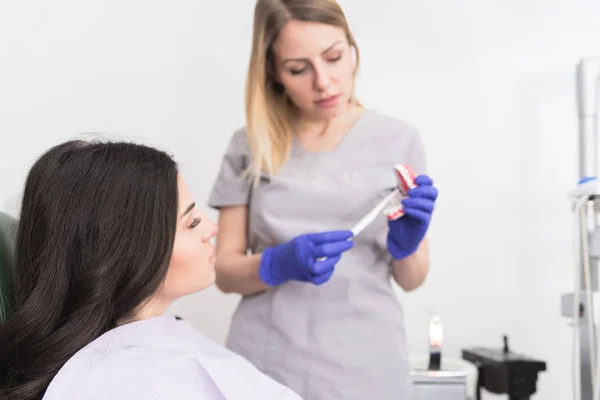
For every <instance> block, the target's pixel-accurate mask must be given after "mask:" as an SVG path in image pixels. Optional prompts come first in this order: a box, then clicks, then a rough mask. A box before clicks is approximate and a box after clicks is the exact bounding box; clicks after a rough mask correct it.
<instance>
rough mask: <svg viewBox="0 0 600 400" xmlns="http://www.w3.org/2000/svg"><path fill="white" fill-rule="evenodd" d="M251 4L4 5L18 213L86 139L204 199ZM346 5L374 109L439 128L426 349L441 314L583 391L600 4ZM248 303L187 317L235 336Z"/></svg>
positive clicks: (230, 122)
mask: <svg viewBox="0 0 600 400" xmlns="http://www.w3.org/2000/svg"><path fill="white" fill-rule="evenodd" d="M253 3H254V2H252V1H248V0H227V1H226V0H220V1H211V2H209V1H194V0H171V1H168V2H157V1H156V2H133V1H123V0H119V1H117V0H104V1H96V2H91V1H67V0H60V1H59V0H56V1H53V2H50V1H42V0H37V1H27V2H22V1H18V0H4V1H2V2H0V135H1V141H0V168H1V170H0V171H1V174H0V177H1V184H0V208H2V207H3V208H4V209H7V210H8V211H11V212H16V202H17V199H18V197H17V196H18V195H19V192H20V190H21V187H22V183H23V180H24V178H25V175H26V172H27V169H28V168H29V166H30V165H31V163H32V162H33V161H34V159H35V158H36V157H37V156H38V155H39V154H40V153H41V152H43V151H44V150H45V149H47V148H48V147H49V146H51V145H53V144H56V143H58V142H59V141H62V140H64V139H67V138H70V137H72V136H75V135H77V134H79V133H81V132H106V133H110V134H118V135H128V136H134V137H137V138H142V139H143V140H145V141H147V142H149V143H151V144H156V145H159V146H161V147H163V148H167V149H168V150H170V151H172V152H173V153H174V154H175V156H176V158H177V159H178V161H179V162H180V164H181V166H182V169H183V173H184V175H185V177H186V178H187V180H188V182H189V184H190V186H191V188H192V190H193V192H194V194H195V196H196V199H197V201H198V202H199V203H205V202H206V200H207V196H208V190H209V188H210V185H211V184H212V179H213V177H214V176H215V174H216V172H217V169H218V167H219V163H220V159H219V158H220V156H221V154H222V152H223V151H224V147H225V145H226V143H227V141H228V139H229V135H230V134H231V133H232V132H233V130H234V129H235V128H237V127H238V126H240V125H241V124H242V123H243V103H242V101H243V97H242V96H243V82H244V78H245V68H246V64H247V57H248V53H249V47H250V33H251V22H252V10H253ZM342 5H343V6H344V7H345V11H346V13H347V16H348V18H349V19H350V22H351V25H352V28H353V30H354V32H355V34H356V36H357V40H358V42H359V44H360V46H361V51H362V56H363V64H362V70H361V71H362V72H361V75H360V81H359V94H360V95H361V99H362V101H363V102H364V103H365V104H366V105H368V106H370V107H373V108H380V109H382V110H383V111H385V112H387V113H390V114H393V115H395V116H398V117H400V118H405V119H407V120H409V121H410V122H412V123H414V124H416V125H417V126H418V127H420V128H421V130H422V133H423V135H424V140H425V143H426V146H427V151H428V156H429V166H430V173H431V176H432V177H433V178H434V180H435V182H436V184H437V186H438V188H439V190H440V197H439V205H438V209H437V212H436V216H435V221H434V223H433V225H432V227H431V234H430V237H431V252H432V267H431V274H430V277H429V278H428V280H427V282H426V284H425V286H424V287H423V288H421V289H420V290H418V291H416V292H414V293H410V294H405V293H399V297H400V299H401V301H402V302H403V303H404V305H405V309H406V319H407V324H408V329H409V345H410V348H411V352H412V353H414V354H420V353H423V352H425V351H426V350H427V347H426V346H427V343H426V333H427V317H428V314H427V312H428V310H432V311H433V312H436V313H440V314H441V315H442V318H443V321H444V328H445V340H446V343H445V346H446V347H445V350H444V355H448V356H453V357H460V350H461V348H463V347H470V346H497V347H499V346H501V340H502V335H503V334H508V335H509V337H510V344H511V346H512V347H513V349H514V350H515V351H520V352H524V353H527V354H529V355H531V356H535V357H539V358H542V359H544V360H545V361H547V363H548V372H546V373H543V374H542V375H541V377H540V380H539V382H538V394H537V396H536V397H535V398H540V399H557V400H559V399H567V398H570V397H571V381H570V375H569V374H570V372H571V358H570V357H571V347H570V346H571V332H572V331H571V329H570V328H569V327H568V325H567V323H566V321H564V320H563V319H562V318H561V317H560V295H561V293H564V292H568V291H570V290H572V286H573V283H572V281H573V279H572V262H571V242H570V241H571V225H570V223H571V214H570V208H569V203H568V202H567V198H566V193H567V191H568V190H569V189H570V188H571V187H572V186H573V185H574V184H575V182H576V180H577V171H576V166H577V159H576V156H577V154H576V138H577V136H576V133H577V131H576V116H575V98H574V66H575V64H576V62H577V60H578V59H579V58H580V57H582V56H588V55H594V54H598V53H600V2H598V1H595V0H562V1H558V0H554V1H548V0H544V1H534V0H526V1H514V0H513V1H510V2H509V1H492V0H486V1H478V0H460V1H454V2H442V1H421V2H414V1H413V2H409V1H400V2H398V1H391V0H370V1H369V2H364V1H350V0H346V1H343V2H342ZM384 6H385V7H386V8H388V9H389V10H387V11H385V12H383V11H382V9H381V8H382V7H384ZM233 10H235V11H233ZM209 141H211V142H213V143H214V144H212V145H207V143H208V142H209ZM209 215H210V216H212V217H216V214H215V213H214V212H212V211H209ZM236 302H237V297H236V296H225V295H222V294H221V293H219V292H218V291H217V290H214V289H213V290H207V291H206V292H204V293H201V294H198V295H196V296H192V297H189V298H186V299H184V300H182V301H180V302H179V303H178V304H177V305H176V306H174V311H176V312H178V313H180V314H182V315H184V316H185V317H187V318H189V319H191V320H192V321H193V322H194V323H195V324H196V325H197V326H198V327H199V328H201V329H202V330H203V331H204V332H206V333H207V334H208V335H209V336H211V337H213V338H214V339H216V340H218V341H220V342H222V341H223V340H224V337H225V335H226V332H227V327H228V321H229V318H230V316H231V313H232V312H233V309H234V307H235V304H236ZM365 339H366V340H368V338H365ZM485 398H486V399H491V398H504V397H502V396H491V395H486V396H485Z"/></svg>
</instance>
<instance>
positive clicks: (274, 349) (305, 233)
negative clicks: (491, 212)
mask: <svg viewBox="0 0 600 400" xmlns="http://www.w3.org/2000/svg"><path fill="white" fill-rule="evenodd" d="M358 64H359V52H358V47H357V45H356V42H355V40H354V38H353V36H352V33H351V32H350V29H349V27H348V25H347V21H346V19H345V17H344V13H343V12H342V9H341V8H340V6H339V5H338V4H337V3H336V2H335V1H333V0H259V1H258V2H257V4H256V9H255V15H254V32H253V41H252V52H251V57H250V65H249V69H248V76H247V86H246V118H247V121H246V126H245V127H244V128H242V129H240V130H238V131H237V132H235V133H234V134H233V136H232V138H231V141H230V143H229V146H228V148H227V150H226V154H225V155H224V159H223V162H222V165H221V170H220V172H219V174H218V176H217V179H216V181H215V184H214V188H213V191H212V193H211V196H210V199H209V204H210V206H212V207H214V208H217V209H218V210H220V213H219V223H218V225H219V234H218V236H217V254H218V256H217V263H216V272H217V275H216V283H217V285H218V287H219V288H220V289H221V290H222V291H224V292H226V293H238V294H241V295H242V296H243V298H242V300H241V303H240V304H239V307H238V309H237V310H236V312H235V315H234V317H233V321H232V323H231V331H230V333H229V338H228V342H227V346H228V347H229V348H230V349H232V350H234V351H235V352H237V353H239V354H241V355H243V356H244V357H246V358H247V359H249V360H250V361H251V362H253V363H254V364H255V365H256V366H257V367H258V368H259V369H260V370H262V371H263V372H265V373H266V374H268V375H269V376H271V377H273V378H274V379H276V380H277V381H279V382H281V383H283V384H284V385H286V386H288V387H290V388H292V389H293V390H294V391H296V392H297V393H299V394H300V395H301V396H302V397H303V398H305V399H310V400H331V399H345V400H349V399H369V398H373V399H378V400H386V399H390V400H391V399H394V400H399V399H407V398H408V397H409V393H410V380H409V366H408V361H407V349H406V343H405V327H404V322H403V310H402V307H401V305H400V304H399V302H398V300H397V298H396V297H395V296H394V293H393V290H392V287H391V285H390V280H389V276H390V274H391V276H393V278H394V280H395V281H396V282H397V283H398V285H399V286H400V287H402V288H403V289H404V290H407V291H410V290H414V289H416V288H417V287H419V286H420V285H421V284H422V283H423V281H424V280H425V277H426V275H427V272H428V267H429V260H428V249H427V242H426V239H425V234H426V232H427V229H428V227H429V222H430V220H431V214H432V211H433V206H434V202H435V200H436V198H437V189H436V188H435V187H434V186H433V183H432V180H431V179H430V178H429V177H428V176H427V175H424V173H425V156H424V150H423V145H422V142H421V138H420V136H419V133H418V132H417V131H416V130H415V129H414V128H413V127H411V126H410V125H409V124H407V123H405V122H402V121H400V120H397V119H394V118H390V117H387V116H384V115H381V114H379V113H377V112H374V111H370V110H367V109H365V108H364V107H363V106H362V105H361V104H360V103H359V102H358V100H357V99H356V97H355V95H354V82H355V77H356V71H357V69H358ZM398 163H407V164H409V165H410V166H412V167H413V169H415V171H416V172H417V174H419V175H418V176H417V178H416V183H417V185H418V186H417V187H416V188H414V189H412V190H411V191H409V198H407V199H405V200H403V204H404V207H405V215H404V216H403V217H402V218H399V219H397V220H395V221H388V220H387V219H386V217H385V216H384V215H381V216H380V217H379V218H378V219H377V220H376V221H375V222H374V223H372V224H371V225H369V226H368V227H367V228H366V229H365V230H364V231H363V232H362V233H360V234H359V235H357V236H356V237H353V235H352V232H351V231H349V228H350V227H351V226H352V225H354V224H355V223H356V222H357V221H358V220H359V219H360V218H361V217H362V216H363V215H364V214H365V213H367V212H368V211H369V210H370V209H371V208H372V207H373V206H374V205H375V204H377V203H378V202H379V201H380V200H381V198H383V197H384V196H385V195H386V194H387V193H389V192H390V191H391V190H392V189H393V188H394V187H396V186H397V184H398V182H397V180H396V177H395V175H394V172H393V167H394V165H395V164H398ZM348 239H351V240H348ZM248 250H250V252H249V253H250V254H248Z"/></svg>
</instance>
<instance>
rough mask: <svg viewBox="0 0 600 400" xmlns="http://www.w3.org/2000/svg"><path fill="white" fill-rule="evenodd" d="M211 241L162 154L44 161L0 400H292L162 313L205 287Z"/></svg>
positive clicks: (210, 229) (58, 151)
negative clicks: (40, 399) (183, 297)
mask: <svg viewBox="0 0 600 400" xmlns="http://www.w3.org/2000/svg"><path fill="white" fill-rule="evenodd" d="M216 230H217V229H216V227H215V224H214V223H213V222H211V221H210V220H209V219H208V218H206V217H205V216H204V215H203V214H202V213H201V211H200V210H199V209H198V208H197V207H195V206H194V202H193V200H192V196H191V194H190V191H189V189H188V188H187V186H186V184H185V182H184V180H183V179H182V178H181V176H180V175H179V173H178V170H177V166H176V164H175V163H174V161H173V160H172V159H171V158H170V157H169V156H168V155H166V154H165V153H163V152H160V151H158V150H155V149H152V148H149V147H145V146H142V145H136V144H131V143H114V142H107V143H104V142H84V141H71V142H67V143H64V144H61V145H59V146H56V147H54V148H52V149H50V150H49V151H48V152H46V153H45V154H44V155H43V156H42V157H41V158H40V159H39V160H38V161H37V162H36V163H35V165H34V166H33V167H32V169H31V171H30V172H29V176H28V177H27V182H26V185H25V191H24V194H23V203H22V207H21V216H20V222H19V230H18V238H17V248H16V268H17V275H18V277H17V282H15V295H16V307H15V309H14V312H13V314H12V315H11V317H10V318H9V320H8V321H7V322H6V323H5V324H4V325H0V344H1V345H0V398H2V399H19V400H27V399H39V398H42V397H43V398H44V399H62V400H70V399H73V400H74V399H77V400H86V399H127V400H132V399H228V400H234V399H278V400H281V399H299V397H298V396H297V395H296V394H294V393H293V392H292V391H290V390H289V389H287V388H285V387H283V386H282V385H280V384H279V383H277V382H276V381H274V380H272V379H270V378H268V377H266V376H265V375H263V374H262V373H260V372H259V371H258V369H256V368H255V367H254V366H252V365H251V364H250V363H249V362H247V361H246V360H244V359H242V358H241V357H239V356H237V355H235V354H233V353H231V352H230V351H229V350H226V349H225V348H224V347H222V346H219V345H217V344H215V343H214V342H211V341H210V340H208V339H207V338H206V337H204V336H202V335H201V334H200V333H199V332H198V331H196V330H195V329H194V328H193V327H192V326H191V325H190V324H189V323H188V322H186V321H184V320H178V319H176V318H174V317H173V316H170V315H167V314H165V312H166V310H167V308H168V307H169V306H170V304H171V303H172V302H173V301H175V300H176V299H178V298H180V297H182V296H185V295H189V294H191V293H194V292H198V291H200V290H202V289H205V288H206V287H208V286H210V285H211V284H212V283H213V280H214V278H215V272H214V269H213V265H214V262H215V259H214V252H213V246H212V245H211V244H210V243H209V240H210V239H211V238H213V237H214V236H215V234H216ZM198 307H212V305H211V304H198ZM215 312H218V311H217V310H215ZM278 356H283V355H278Z"/></svg>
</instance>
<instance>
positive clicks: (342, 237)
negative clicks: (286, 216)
mask: <svg viewBox="0 0 600 400" xmlns="http://www.w3.org/2000/svg"><path fill="white" fill-rule="evenodd" d="M352 236H353V234H352V231H349V230H339V231H326V232H319V233H308V234H304V235H300V236H297V237H295V238H294V239H292V240H290V241H289V242H286V243H283V244H280V245H278V246H273V247H267V248H266V249H265V250H264V251H263V253H262V256H261V260H260V267H259V272H258V274H259V277H260V279H261V280H262V281H263V282H265V283H267V284H268V285H271V286H275V285H280V284H282V283H284V282H286V281H288V280H296V281H302V282H312V283H313V284H315V285H321V284H323V283H325V282H327V281H328V280H329V278H331V275H332V274H333V270H334V268H335V265H336V264H337V263H338V261H339V260H340V258H341V256H342V253H343V252H345V251H347V250H350V249H351V248H352V247H354V241H352V240H349V239H350V238H352ZM321 257H326V258H325V259H324V260H322V261H318V260H317V259H319V258H321Z"/></svg>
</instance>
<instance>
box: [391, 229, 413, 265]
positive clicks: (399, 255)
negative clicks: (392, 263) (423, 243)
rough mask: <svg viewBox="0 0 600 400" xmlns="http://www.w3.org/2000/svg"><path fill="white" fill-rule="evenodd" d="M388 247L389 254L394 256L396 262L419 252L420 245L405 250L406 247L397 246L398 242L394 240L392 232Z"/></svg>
mask: <svg viewBox="0 0 600 400" xmlns="http://www.w3.org/2000/svg"><path fill="white" fill-rule="evenodd" d="M387 247H388V252H389V253H390V255H391V256H392V258H393V259H394V260H401V259H403V258H406V257H408V256H410V255H411V254H413V253H414V252H415V251H417V248H418V247H419V244H418V243H417V244H416V245H415V246H412V247H411V248H404V247H405V246H399V245H398V244H397V242H396V240H395V239H394V237H393V236H392V234H391V232H388V236H387Z"/></svg>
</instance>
